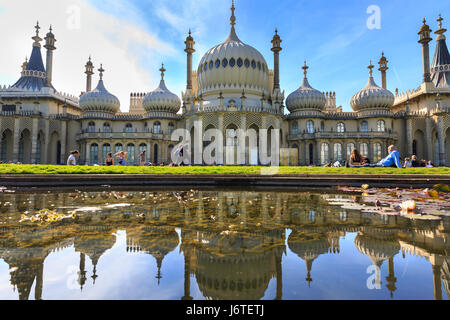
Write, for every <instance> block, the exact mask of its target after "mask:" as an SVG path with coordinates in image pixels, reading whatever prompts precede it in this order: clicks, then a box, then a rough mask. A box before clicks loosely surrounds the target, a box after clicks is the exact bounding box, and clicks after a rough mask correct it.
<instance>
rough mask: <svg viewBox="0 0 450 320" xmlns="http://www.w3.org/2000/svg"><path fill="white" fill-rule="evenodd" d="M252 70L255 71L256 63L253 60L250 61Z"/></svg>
mask: <svg viewBox="0 0 450 320" xmlns="http://www.w3.org/2000/svg"><path fill="white" fill-rule="evenodd" d="M252 68H253V69H256V61H255V60H252Z"/></svg>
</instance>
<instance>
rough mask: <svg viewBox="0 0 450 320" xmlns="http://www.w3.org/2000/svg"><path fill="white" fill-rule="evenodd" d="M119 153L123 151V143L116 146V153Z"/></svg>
mask: <svg viewBox="0 0 450 320" xmlns="http://www.w3.org/2000/svg"><path fill="white" fill-rule="evenodd" d="M119 151H123V146H122V144H121V143H118V144H116V147H115V149H114V152H115V153H117V152H119Z"/></svg>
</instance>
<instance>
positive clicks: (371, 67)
mask: <svg viewBox="0 0 450 320" xmlns="http://www.w3.org/2000/svg"><path fill="white" fill-rule="evenodd" d="M367 68H368V69H369V74H370V77H372V76H373V68H374V66H373V65H372V60H370V65H369V66H368V67H367Z"/></svg>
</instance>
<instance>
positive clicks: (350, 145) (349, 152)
mask: <svg viewBox="0 0 450 320" xmlns="http://www.w3.org/2000/svg"><path fill="white" fill-rule="evenodd" d="M353 150H355V144H354V143H348V144H347V160H350V156H351V155H352V151H353Z"/></svg>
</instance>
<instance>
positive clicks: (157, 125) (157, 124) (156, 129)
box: [153, 121, 161, 134]
mask: <svg viewBox="0 0 450 320" xmlns="http://www.w3.org/2000/svg"><path fill="white" fill-rule="evenodd" d="M153 133H154V134H160V133H161V123H160V122H159V121H156V122H155V123H154V124H153Z"/></svg>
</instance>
